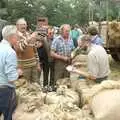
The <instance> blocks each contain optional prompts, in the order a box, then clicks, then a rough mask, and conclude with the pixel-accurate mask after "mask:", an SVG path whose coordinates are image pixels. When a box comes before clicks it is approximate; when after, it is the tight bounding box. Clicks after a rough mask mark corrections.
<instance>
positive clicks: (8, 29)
mask: <svg viewBox="0 0 120 120" xmlns="http://www.w3.org/2000/svg"><path fill="white" fill-rule="evenodd" d="M16 33H17V28H16V26H15V25H6V26H5V27H4V28H3V29H2V36H3V39H6V40H7V38H8V37H9V36H11V35H13V34H16Z"/></svg>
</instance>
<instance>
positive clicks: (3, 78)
mask: <svg viewBox="0 0 120 120" xmlns="http://www.w3.org/2000/svg"><path fill="white" fill-rule="evenodd" d="M16 33H17V28H16V26H13V25H7V26H5V27H4V28H3V30H2V36H3V40H2V41H1V43H0V113H2V114H3V115H4V120H12V113H13V111H14V109H15V107H16V95H15V85H14V81H15V80H17V79H18V76H19V74H21V71H20V70H18V71H17V56H16V53H15V51H14V49H13V48H12V47H15V48H17V39H18V36H17V34H16Z"/></svg>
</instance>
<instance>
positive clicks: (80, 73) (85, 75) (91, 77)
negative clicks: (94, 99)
mask: <svg viewBox="0 0 120 120" xmlns="http://www.w3.org/2000/svg"><path fill="white" fill-rule="evenodd" d="M74 72H75V73H77V74H79V75H81V76H84V77H85V78H87V79H90V80H95V79H96V77H94V76H92V75H90V74H89V73H87V72H84V71H80V70H74Z"/></svg>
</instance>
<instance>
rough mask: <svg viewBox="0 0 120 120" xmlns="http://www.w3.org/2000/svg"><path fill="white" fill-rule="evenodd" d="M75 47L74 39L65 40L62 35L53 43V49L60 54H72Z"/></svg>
mask: <svg viewBox="0 0 120 120" xmlns="http://www.w3.org/2000/svg"><path fill="white" fill-rule="evenodd" d="M73 49H74V44H73V40H72V39H68V40H64V38H63V37H62V36H58V37H57V38H55V39H54V40H53V42H52V45H51V50H53V51H55V52H56V53H57V54H59V55H63V56H68V57H70V56H71V52H72V50H73Z"/></svg>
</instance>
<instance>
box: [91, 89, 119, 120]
mask: <svg viewBox="0 0 120 120" xmlns="http://www.w3.org/2000/svg"><path fill="white" fill-rule="evenodd" d="M90 106H91V109H92V111H93V114H94V116H95V120H120V113H119V111H120V89H110V90H104V91H101V92H99V93H98V94H97V95H95V96H94V97H93V99H92V101H91V103H90Z"/></svg>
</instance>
